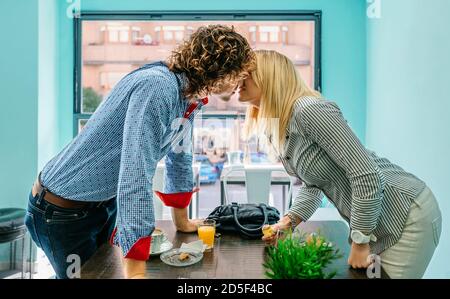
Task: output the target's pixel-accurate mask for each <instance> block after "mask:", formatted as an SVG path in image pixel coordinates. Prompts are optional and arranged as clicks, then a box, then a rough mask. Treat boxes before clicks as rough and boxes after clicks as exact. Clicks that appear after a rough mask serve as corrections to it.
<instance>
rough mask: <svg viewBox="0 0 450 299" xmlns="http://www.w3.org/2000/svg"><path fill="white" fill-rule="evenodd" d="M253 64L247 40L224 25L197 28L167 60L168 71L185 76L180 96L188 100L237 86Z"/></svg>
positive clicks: (253, 58)
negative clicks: (183, 87)
mask: <svg viewBox="0 0 450 299" xmlns="http://www.w3.org/2000/svg"><path fill="white" fill-rule="evenodd" d="M255 64H256V59H255V54H254V53H253V50H252V48H251V47H250V45H249V43H248V42H247V40H246V39H245V38H244V37H243V36H242V35H240V34H239V33H237V32H236V31H235V30H234V27H227V26H224V25H209V26H202V27H200V28H198V29H197V31H196V32H194V33H193V34H192V35H191V36H190V38H189V39H188V40H186V41H185V42H184V43H182V44H180V45H179V46H178V47H177V48H176V49H175V50H174V51H173V52H172V55H171V56H170V57H169V58H168V65H169V68H170V70H171V71H173V72H175V73H184V74H185V75H186V77H187V79H188V84H187V87H186V89H185V90H184V94H185V96H186V97H188V98H192V97H195V96H198V95H203V94H210V93H214V92H220V90H221V89H222V88H223V87H224V86H231V85H235V84H237V82H238V81H239V80H241V79H242V78H243V77H244V76H246V75H247V74H248V73H250V72H251V71H252V70H253V69H254V67H255Z"/></svg>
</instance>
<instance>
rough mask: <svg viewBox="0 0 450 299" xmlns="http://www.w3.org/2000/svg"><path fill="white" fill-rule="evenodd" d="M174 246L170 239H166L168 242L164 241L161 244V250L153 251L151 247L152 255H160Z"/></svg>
mask: <svg viewBox="0 0 450 299" xmlns="http://www.w3.org/2000/svg"><path fill="white" fill-rule="evenodd" d="M172 248H173V244H172V243H171V242H170V241H166V242H164V243H162V244H161V247H160V248H159V251H156V252H151V249H150V255H151V256H154V255H159V254H161V253H164V252H166V251H169V250H170V249H172Z"/></svg>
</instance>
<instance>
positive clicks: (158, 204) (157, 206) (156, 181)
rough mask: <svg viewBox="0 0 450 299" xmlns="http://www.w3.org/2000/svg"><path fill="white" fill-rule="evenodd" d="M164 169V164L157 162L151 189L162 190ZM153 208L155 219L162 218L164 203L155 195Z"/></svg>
mask: <svg viewBox="0 0 450 299" xmlns="http://www.w3.org/2000/svg"><path fill="white" fill-rule="evenodd" d="M165 169H166V168H165V166H164V164H158V166H157V167H156V170H155V174H154V176H153V191H159V192H164V175H165ZM153 209H154V211H155V220H162V219H163V210H164V205H163V203H162V201H161V200H160V199H159V198H158V197H157V196H156V195H154V196H153Z"/></svg>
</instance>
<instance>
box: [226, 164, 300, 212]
mask: <svg viewBox="0 0 450 299" xmlns="http://www.w3.org/2000/svg"><path fill="white" fill-rule="evenodd" d="M279 171H283V172H284V170H281V169H279V167H278V166H273V165H263V164H261V165H229V166H228V167H226V168H224V171H223V173H222V178H221V179H222V182H223V187H224V196H225V203H226V204H229V203H230V201H229V196H228V182H229V181H230V182H231V181H235V180H236V179H235V178H234V177H232V176H231V175H232V174H237V173H240V175H239V176H238V177H244V183H245V187H246V191H247V202H248V203H255V204H259V203H264V204H267V205H271V206H273V196H272V194H271V192H270V187H271V183H272V172H279ZM284 173H285V172H284ZM242 174H243V175H242ZM286 176H287V177H289V176H288V175H287V173H286ZM238 181H242V179H238ZM292 186H293V182H292V180H290V183H289V193H288V198H287V200H289V199H290V198H291V196H292ZM284 210H285V203H283V211H281V212H282V213H284Z"/></svg>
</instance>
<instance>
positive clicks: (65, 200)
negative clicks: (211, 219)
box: [25, 25, 254, 278]
mask: <svg viewBox="0 0 450 299" xmlns="http://www.w3.org/2000/svg"><path fill="white" fill-rule="evenodd" d="M253 65H254V54H253V51H252V50H251V47H250V46H249V44H248V42H247V41H246V39H245V38H244V37H242V36H241V35H239V34H238V33H237V32H236V31H235V30H234V29H233V28H229V27H226V26H221V25H211V26H206V27H201V28H199V29H198V30H197V31H196V32H195V33H193V34H192V35H191V37H190V38H189V40H187V41H185V42H184V43H183V44H181V45H179V47H178V48H177V49H176V50H175V51H174V52H173V53H172V55H171V56H170V57H169V58H168V59H167V61H165V62H163V61H161V62H155V63H151V64H147V65H145V66H143V67H141V68H139V69H137V70H135V71H133V72H132V73H130V74H128V75H127V76H125V77H124V78H123V79H122V80H121V81H120V82H119V83H118V84H117V85H116V86H115V88H114V89H113V90H112V91H111V93H110V95H109V96H108V98H107V99H106V100H105V101H104V102H102V104H101V105H100V106H99V107H98V109H97V110H96V111H95V113H94V114H93V115H92V117H91V118H90V120H89V121H88V122H87V124H86V126H85V127H84V129H83V131H81V132H80V134H79V135H78V136H77V137H76V138H75V139H73V140H72V141H71V142H70V143H69V144H68V145H67V146H66V147H65V148H64V149H63V150H62V151H61V152H60V153H59V154H58V155H57V156H56V157H54V158H53V159H52V160H50V161H49V162H48V163H47V164H46V165H45V167H44V168H43V169H42V172H41V173H40V174H39V177H38V179H37V180H36V182H35V183H34V185H33V188H32V192H31V194H30V198H29V205H28V213H27V217H26V219H25V220H26V225H27V227H28V229H29V231H30V234H31V236H32V238H33V240H34V241H35V242H36V244H37V245H38V246H39V247H41V248H42V249H43V250H44V252H45V253H46V255H47V257H48V258H49V260H50V262H51V264H52V266H53V268H54V270H55V272H56V275H57V277H58V278H71V277H76V276H77V273H76V271H75V272H74V271H72V272H71V270H72V268H73V267H69V266H70V265H71V263H72V262H73V261H74V260H76V258H79V260H80V264H81V265H82V264H83V263H84V262H86V261H87V260H88V259H89V258H90V257H91V256H92V255H93V254H94V253H95V251H96V250H97V249H98V247H99V246H100V245H101V244H103V243H105V242H107V241H108V240H109V241H110V242H111V243H112V244H114V245H117V246H119V247H120V249H121V251H122V254H123V257H124V259H123V261H124V262H123V265H124V274H125V277H127V278H139V277H143V276H144V273H145V260H147V259H148V257H149V252H150V245H151V234H152V232H153V230H154V228H155V219H154V218H155V217H154V212H153V191H152V179H153V176H154V173H155V169H156V167H157V163H158V161H160V160H161V159H162V158H164V157H165V165H166V178H165V190H164V193H161V192H156V193H157V195H158V197H159V198H160V199H161V200H162V201H163V202H164V204H165V205H167V206H170V207H172V215H173V217H172V218H173V221H174V224H175V226H176V228H177V229H178V230H179V231H182V232H195V231H196V230H197V226H196V221H195V220H190V219H189V218H188V211H187V207H188V205H189V203H190V199H191V196H192V194H193V193H194V192H196V191H197V190H194V189H193V186H194V184H193V178H192V152H191V149H192V147H191V145H190V142H191V138H190V137H191V135H190V134H189V133H190V132H191V131H192V122H193V119H194V116H195V114H196V112H198V111H199V109H201V107H202V106H203V105H204V104H206V103H207V98H206V96H207V95H208V94H212V93H221V92H223V91H224V89H225V88H226V87H227V86H233V85H235V84H236V83H237V81H239V80H240V79H241V78H242V77H243V76H245V75H246V74H247V73H248V72H250V71H251V69H252V68H253ZM68 267H69V268H68ZM68 269H69V270H68ZM69 272H70V273H69Z"/></svg>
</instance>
